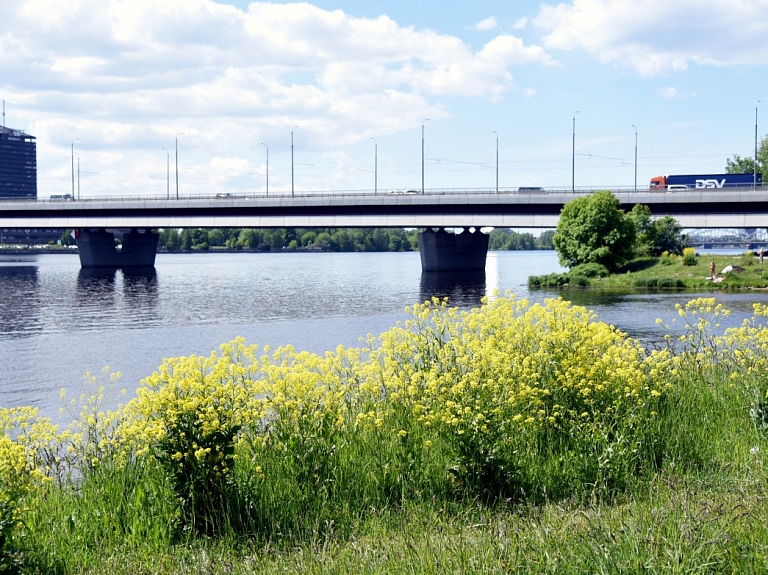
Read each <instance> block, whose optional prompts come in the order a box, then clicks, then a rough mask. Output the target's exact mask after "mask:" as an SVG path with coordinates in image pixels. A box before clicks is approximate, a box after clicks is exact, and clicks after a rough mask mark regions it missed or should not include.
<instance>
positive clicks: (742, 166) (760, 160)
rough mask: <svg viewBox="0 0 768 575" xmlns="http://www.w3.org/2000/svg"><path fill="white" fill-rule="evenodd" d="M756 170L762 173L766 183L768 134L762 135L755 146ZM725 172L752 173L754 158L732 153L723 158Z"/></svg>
mask: <svg viewBox="0 0 768 575" xmlns="http://www.w3.org/2000/svg"><path fill="white" fill-rule="evenodd" d="M757 171H758V173H760V174H762V176H763V182H764V183H768V135H765V136H763V139H762V140H760V145H759V146H758V148H757ZM725 172H726V173H727V174H754V173H755V159H754V158H746V157H742V156H740V155H739V154H734V155H733V157H732V158H727V159H726V160H725Z"/></svg>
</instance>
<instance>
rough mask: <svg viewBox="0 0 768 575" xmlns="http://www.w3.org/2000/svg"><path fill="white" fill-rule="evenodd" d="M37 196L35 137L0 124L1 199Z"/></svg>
mask: <svg viewBox="0 0 768 575" xmlns="http://www.w3.org/2000/svg"><path fill="white" fill-rule="evenodd" d="M5 198H25V199H36V198H37V144H36V143H35V137H34V136H30V135H29V134H25V133H24V132H22V131H20V130H13V129H11V128H6V127H5V126H0V199H5Z"/></svg>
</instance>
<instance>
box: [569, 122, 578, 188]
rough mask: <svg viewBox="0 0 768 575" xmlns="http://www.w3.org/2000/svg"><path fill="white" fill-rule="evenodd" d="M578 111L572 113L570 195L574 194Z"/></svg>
mask: <svg viewBox="0 0 768 575" xmlns="http://www.w3.org/2000/svg"><path fill="white" fill-rule="evenodd" d="M578 113H579V111H578V110H576V111H575V112H574V113H573V147H572V152H571V193H572V194H575V193H576V114H578Z"/></svg>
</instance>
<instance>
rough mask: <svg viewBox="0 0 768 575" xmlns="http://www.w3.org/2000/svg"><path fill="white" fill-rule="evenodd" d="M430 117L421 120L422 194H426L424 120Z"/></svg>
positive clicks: (426, 120)
mask: <svg viewBox="0 0 768 575" xmlns="http://www.w3.org/2000/svg"><path fill="white" fill-rule="evenodd" d="M428 121H429V118H424V119H423V120H422V121H421V195H422V196H423V195H424V122H428Z"/></svg>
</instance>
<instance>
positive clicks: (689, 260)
mask: <svg viewBox="0 0 768 575" xmlns="http://www.w3.org/2000/svg"><path fill="white" fill-rule="evenodd" d="M683 265H684V266H697V265H699V260H698V259H696V248H685V249H684V250H683Z"/></svg>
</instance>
